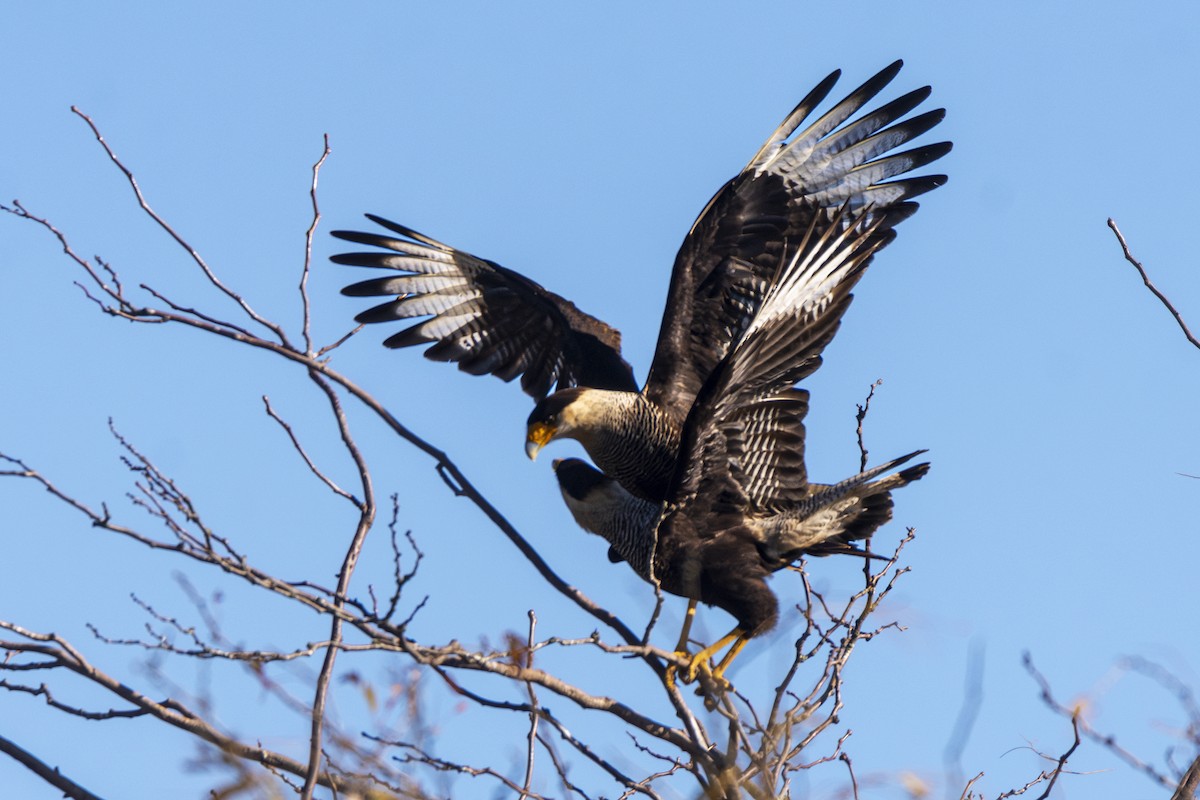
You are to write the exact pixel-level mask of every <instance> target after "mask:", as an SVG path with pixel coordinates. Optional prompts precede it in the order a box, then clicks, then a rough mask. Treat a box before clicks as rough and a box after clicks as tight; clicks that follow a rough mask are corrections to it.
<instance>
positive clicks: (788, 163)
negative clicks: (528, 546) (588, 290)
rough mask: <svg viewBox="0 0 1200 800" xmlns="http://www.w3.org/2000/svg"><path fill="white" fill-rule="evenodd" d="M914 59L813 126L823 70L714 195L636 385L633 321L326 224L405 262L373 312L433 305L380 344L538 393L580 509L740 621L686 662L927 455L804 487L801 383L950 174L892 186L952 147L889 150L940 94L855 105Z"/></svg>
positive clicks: (538, 424)
mask: <svg viewBox="0 0 1200 800" xmlns="http://www.w3.org/2000/svg"><path fill="white" fill-rule="evenodd" d="M900 67H901V62H899V61H897V62H895V63H893V64H892V65H890V66H889V67H887V68H886V69H884V70H882V71H881V72H880V73H878V74H877V75H875V76H874V77H872V78H871V79H870V80H868V81H867V82H866V83H864V84H863V85H862V86H860V87H858V88H857V89H855V90H854V91H853V92H851V93H850V94H849V95H848V96H847V97H846V98H845V99H843V100H841V101H840V102H838V103H836V104H835V105H834V106H833V107H832V108H830V109H829V110H828V111H826V112H825V113H824V114H821V115H820V116H818V117H816V119H814V120H813V121H811V122H809V123H808V124H807V125H806V126H805V122H806V121H808V120H809V118H810V117H811V116H813V114H814V112H815V110H816V107H817V106H819V105H820V104H821V102H822V101H823V100H824V99H825V97H826V96H827V95H828V93H829V92H830V91H831V89H832V88H833V86H834V84H835V83H836V81H837V78H838V76H839V73H837V72H834V73H833V74H831V75H830V76H828V77H827V78H826V79H825V80H824V81H822V82H821V83H820V84H818V86H817V87H816V88H814V89H813V90H812V91H811V92H809V94H808V95H807V96H806V97H805V98H804V100H802V101H801V102H800V104H799V105H798V106H797V107H796V108H795V110H793V111H792V113H791V114H789V115H788V116H787V118H786V119H785V120H784V121H783V123H782V124H781V125H780V126H779V127H778V128H777V129H776V130H775V132H774V133H773V134H772V135H771V137H770V138H768V140H767V141H766V143H764V144H763V146H762V147H761V148H760V149H759V151H758V152H757V153H756V154H755V155H754V157H753V158H752V159H751V160H750V162H749V163H748V164H747V165H746V167H745V168H744V169H742V170H741V172H739V173H738V174H737V175H736V176H734V177H733V178H732V179H731V180H730V181H729V182H727V183H726V184H725V185H724V186H723V187H722V188H721V189H720V190H719V191H718V192H717V194H716V195H715V196H714V197H713V198H712V199H711V200H710V201H709V202H708V204H707V205H706V206H705V208H704V210H703V211H702V212H701V214H700V216H699V217H698V218H697V220H696V222H695V223H694V224H693V226H692V228H691V230H690V231H689V232H688V235H687V237H686V238H685V239H684V242H683V245H682V246H681V248H680V250H679V254H678V255H677V256H676V260H675V265H674V268H673V270H672V275H671V283H670V289H669V292H668V299H667V306H666V309H665V311H664V313H663V322H662V328H661V330H660V332H659V338H658V345H657V348H656V350H655V356H654V360H653V363H652V365H651V368H650V373H649V376H648V378H647V380H646V383H645V385H644V386H643V387H642V388H641V389H640V390H639V389H638V386H637V384H636V382H635V381H634V378H633V374H632V370H631V369H630V367H629V365H628V364H627V363H626V362H625V361H624V359H623V358H622V357H621V353H620V335H619V334H618V333H617V332H616V331H615V330H613V329H612V328H610V327H609V326H608V325H606V324H604V323H603V322H600V321H599V320H597V319H595V318H594V317H591V316H589V315H587V314H585V313H583V312H582V311H580V310H579V309H577V308H576V307H575V306H574V304H572V303H570V302H569V301H567V300H564V299H563V298H561V297H559V296H558V295H555V294H553V293H551V292H549V291H547V290H545V289H543V288H542V287H541V286H540V285H538V284H537V283H534V282H533V281H530V280H529V279H528V278H525V277H524V276H522V275H520V274H518V273H515V272H513V271H511V270H508V269H505V268H504V267H501V266H500V265H498V264H496V263H494V262H491V261H486V260H484V259H480V258H477V257H475V256H472V255H470V254H468V253H464V252H462V251H459V250H455V249H454V248H452V247H449V246H447V245H444V244H442V243H440V242H437V241H436V240H434V239H431V238H429V237H426V236H424V235H422V234H419V233H417V232H416V231H413V230H411V229H409V228H406V227H404V226H402V225H398V224H396V223H392V222H389V221H387V220H384V219H382V218H379V217H374V216H372V217H370V218H371V219H372V220H373V221H375V222H377V223H379V224H380V225H382V226H383V227H385V228H387V229H389V230H390V231H392V232H393V233H395V234H398V235H396V236H391V235H381V234H376V233H362V232H350V231H335V232H334V234H333V235H334V236H337V237H338V238H341V239H344V240H347V241H353V242H357V243H360V244H366V245H370V246H373V247H377V248H382V249H381V250H375V251H371V252H358V253H347V254H342V255H337V256H334V257H333V260H334V261H335V262H337V263H341V264H349V265H354V266H366V267H379V268H385V269H389V270H393V271H395V272H397V273H399V274H396V275H391V276H386V277H377V278H372V279H370V280H367V281H363V282H360V283H356V284H353V285H351V286H348V287H346V289H344V290H343V291H344V293H346V294H349V295H354V296H387V297H390V298H391V299H390V300H388V301H387V302H386V303H384V304H382V305H379V306H376V307H374V308H372V309H370V310H368V311H365V312H363V313H361V314H359V315H358V320H359V321H360V322H387V321H393V320H399V319H407V318H413V317H428V319H426V320H424V321H421V322H418V323H416V324H414V325H412V326H410V327H409V328H407V329H405V330H403V331H401V332H400V333H397V334H394V335H392V336H391V337H389V338H388V339H387V340H386V341H385V344H387V345H388V346H390V347H405V346H410V345H416V344H423V343H431V345H432V346H430V347H429V348H428V349H427V350H426V356H427V357H429V358H432V359H435V360H443V361H455V362H458V364H459V368H460V369H462V370H464V371H467V372H470V373H473V374H487V373H491V374H494V375H497V376H498V377H500V378H503V379H504V380H512V379H514V378H516V377H518V376H520V377H521V385H522V388H523V389H524V390H525V391H526V392H527V393H528V394H530V395H532V396H533V397H534V398H535V400H537V401H538V402H537V405H536V407H535V409H534V411H533V413H532V414H531V415H530V417H529V420H528V423H527V446H526V447H527V452H528V454H529V455H530V457H534V456H536V454H537V452H538V450H540V449H541V447H543V446H544V445H545V444H546V443H548V442H549V441H551V440H553V439H556V438H563V437H568V438H574V439H577V440H578V441H579V442H580V443H581V444H582V445H583V446H584V448H585V449H586V450H587V452H588V454H589V455H590V456H591V457H592V459H593V460H594V461H595V463H596V465H597V466H598V467H600V470H602V472H598V471H596V470H594V469H592V468H591V467H589V466H587V465H586V464H583V463H582V462H579V461H578V460H576V459H571V460H568V461H567V462H560V463H556V474H557V476H558V479H559V483H560V487H561V488H562V490H563V495H564V498H565V499H566V501H567V504H568V506H569V507H570V509H571V511H572V513H573V515H574V516H575V518H576V520H577V521H578V522H579V523H580V524H581V525H582V526H583V527H584V528H586V529H588V530H591V531H593V532H595V533H600V534H602V535H604V536H605V537H606V538H607V539H609V541H610V543H612V545H613V547H614V550H615V551H616V552H617V553H618V554H619V555H620V556H621V557H622V558H624V559H626V560H629V561H630V563H631V565H632V566H633V567H634V568H635V570H637V571H638V572H639V574H642V575H643V577H646V578H648V579H650V580H654V581H656V582H658V583H660V584H661V585H662V587H663V588H664V589H666V590H667V591H669V592H672V593H674V594H679V595H681V596H684V597H688V598H689V599H690V600H691V601H692V603H691V607H693V608H694V605H695V603H696V602H697V601H703V602H706V603H710V604H715V605H718V606H720V607H722V608H724V609H726V610H727V611H730V613H732V614H733V615H734V616H735V617H736V618H737V620H738V626H737V627H736V628H735V629H734V631H732V632H731V633H730V635H729V636H728V637H726V638H725V639H723V640H722V641H721V642H718V643H717V644H716V645H714V646H713V647H710V648H708V649H707V650H705V651H703V652H702V653H700V654H698V655H697V656H696V657H695V658H694V659H693V661H692V668H693V671H694V669H695V667H696V666H697V665H698V664H700V663H702V662H704V661H705V660H706V659H707V657H708V656H709V655H710V654H711V653H712V652H714V651H715V650H717V649H719V648H720V647H721V646H723V644H724V643H726V642H727V641H729V640H731V639H732V640H734V645H733V647H732V648H731V650H730V653H729V655H728V656H726V658H725V659H724V660H723V661H722V663H721V665H720V667H718V669H717V673H718V674H719V673H720V672H721V671H722V670H723V669H724V668H725V667H726V666H727V665H728V662H729V660H730V659H732V657H733V656H734V655H736V653H737V652H738V650H739V649H740V648H741V646H742V645H743V644H744V642H745V640H747V639H748V638H750V637H752V636H754V635H757V634H759V633H761V632H763V631H764V630H766V629H767V628H769V627H770V626H771V625H772V624H774V621H775V617H776V614H777V612H776V606H777V603H776V601H775V599H774V596H773V595H772V594H771V592H770V590H769V589H767V588H766V585H765V582H764V580H763V579H764V578H765V577H766V576H767V575H769V574H770V572H772V571H774V570H777V569H779V568H781V567H782V566H786V565H787V564H788V563H790V562H791V561H793V560H794V559H796V558H798V557H799V556H800V555H803V554H804V553H805V552H816V553H824V552H833V551H837V550H845V549H850V550H852V549H853V546H852V545H850V544H849V543H850V542H851V541H853V540H855V539H861V538H865V537H867V536H870V535H871V534H872V533H873V532H874V530H875V529H876V528H878V527H879V525H881V524H882V523H883V522H885V521H886V520H887V519H888V518H889V517H890V515H891V497H890V490H891V489H894V488H898V487H900V486H903V485H905V484H907V483H909V482H911V481H913V480H916V479H918V478H920V477H921V476H922V475H924V473H925V471H926V470H927V468H928V465H927V464H921V465H918V466H916V467H910V468H908V469H906V470H904V471H902V472H900V473H897V474H895V475H892V476H890V477H887V478H884V479H882V480H879V481H875V482H872V480H873V479H874V478H875V477H877V476H878V475H879V474H881V473H882V472H884V471H887V470H889V469H891V468H893V467H896V466H899V465H900V464H902V463H903V462H904V461H907V460H908V459H909V458H911V457H913V456H915V455H916V453H913V454H910V455H909V456H905V457H903V458H900V459H896V460H895V461H893V462H890V463H888V464H885V465H883V466H882V467H879V468H876V469H874V470H870V471H868V472H866V473H863V474H861V475H858V476H855V477H853V478H851V479H848V480H847V481H843V482H842V483H840V484H837V485H835V486H821V485H815V484H810V483H809V482H808V477H807V472H806V470H805V466H804V452H803V449H804V448H803V445H804V426H803V418H804V414H805V412H806V410H807V403H808V394H807V392H805V391H804V390H802V389H797V388H795V387H794V384H795V383H796V382H797V381H799V380H801V379H803V378H804V377H806V376H807V375H809V374H811V373H812V372H813V371H814V370H816V369H817V367H819V366H820V364H821V352H822V350H823V349H824V347H825V346H826V345H827V344H828V343H829V341H830V340H831V339H832V338H833V336H834V334H835V333H836V331H837V328H838V325H839V323H840V320H841V317H842V315H843V313H844V312H845V310H846V308H847V307H848V305H849V303H850V300H851V295H850V290H851V288H852V287H853V286H854V285H855V284H856V283H857V281H858V279H859V278H860V277H861V275H862V272H863V270H864V269H865V268H866V266H867V265H868V264H869V262H870V261H871V259H872V257H873V255H874V254H875V253H876V252H877V251H878V250H879V249H881V248H882V247H884V246H885V245H887V244H888V243H889V242H890V241H891V240H892V239H893V238H894V236H895V233H894V231H893V228H894V226H895V225H896V224H897V223H899V222H901V221H902V220H904V219H906V218H907V217H909V216H911V215H912V214H913V213H914V212H915V211H916V209H917V204H916V203H915V202H913V201H912V198H914V197H916V196H918V195H920V194H923V193H925V192H927V191H930V190H931V189H933V188H936V187H937V186H940V185H941V184H942V183H944V182H945V180H946V178H945V176H943V175H927V176H917V177H901V178H898V179H897V177H898V176H902V175H904V174H905V173H907V172H909V171H911V170H913V169H916V168H919V167H921V166H924V165H925V164H928V163H930V162H932V161H934V160H936V159H938V158H940V157H941V156H943V155H944V154H945V153H947V152H948V151H949V150H950V147H951V145H950V144H949V143H948V142H942V143H938V144H932V145H926V146H923V147H917V148H914V149H911V150H907V151H903V152H894V151H895V148H897V147H899V146H900V145H902V144H904V143H906V142H908V141H910V140H911V139H913V138H915V137H917V136H919V135H921V134H922V133H925V132H926V131H928V130H929V129H930V128H932V127H933V126H935V125H936V124H937V123H938V122H939V121H941V119H942V118H943V117H944V111H943V110H941V109H937V110H934V111H928V112H925V113H923V114H919V115H917V116H914V117H911V118H909V119H907V120H905V119H903V117H904V116H905V115H906V114H908V113H909V112H910V111H912V110H913V109H915V108H916V107H917V106H918V105H919V104H920V103H921V102H922V101H924V100H925V99H926V98H927V97H928V96H929V93H930V89H929V87H923V88H921V89H917V90H914V91H911V92H908V93H907V94H904V95H902V96H901V97H898V98H897V99H895V100H892V101H891V102H889V103H886V104H884V105H882V106H880V107H878V108H876V109H875V110H873V111H869V112H866V113H863V114H861V115H860V116H858V117H857V118H855V119H853V120H851V117H853V116H854V115H855V114H857V113H859V111H860V110H861V109H862V108H863V106H865V105H866V103H868V102H869V101H870V100H871V99H872V98H873V97H875V95H877V94H878V93H879V92H880V91H881V90H882V89H883V87H884V86H886V85H887V84H888V83H889V82H890V81H891V80H892V79H893V78H894V77H895V75H896V74H897V73H898V72H899V70H900ZM848 120H850V121H848ZM802 126H804V127H802ZM552 388H553V389H554V390H555V391H554V392H553V393H551V389H552ZM689 619H690V617H689ZM686 631H687V629H686V628H685V633H684V638H682V639H681V642H680V649H682V648H683V645H684V643H685V640H686Z"/></svg>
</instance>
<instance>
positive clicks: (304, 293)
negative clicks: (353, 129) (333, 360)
mask: <svg viewBox="0 0 1200 800" xmlns="http://www.w3.org/2000/svg"><path fill="white" fill-rule="evenodd" d="M324 139H325V148H324V149H323V150H322V151H321V157H320V158H318V159H317V162H316V163H315V164H313V168H312V183H311V184H309V188H308V196H309V198H310V199H311V201H312V222H311V223H310V224H309V226H308V230H306V231H305V232H304V268H303V269H302V270H301V271H300V286H299V289H300V303H301V306H302V307H303V314H302V322H301V330H302V333H303V337H304V352H306V353H312V304H311V303H310V302H309V297H308V275H309V272H310V271H311V269H312V245H313V237H314V236H315V235H316V233H317V225H318V223H320V221H321V207H320V206H319V205H318V204H317V179H318V178H319V177H320V175H321V167H322V166H323V165H324V164H325V159H327V158H329V153H330V149H329V134H328V133H327V134H325V136H324Z"/></svg>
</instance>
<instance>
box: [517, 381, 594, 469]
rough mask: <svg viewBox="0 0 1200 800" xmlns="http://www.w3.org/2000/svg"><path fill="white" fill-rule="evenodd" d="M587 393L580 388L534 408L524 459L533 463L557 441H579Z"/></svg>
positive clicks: (542, 402) (558, 394) (575, 388)
mask: <svg viewBox="0 0 1200 800" xmlns="http://www.w3.org/2000/svg"><path fill="white" fill-rule="evenodd" d="M588 391H589V390H588V389H584V388H581V387H574V388H571V389H563V390H562V391H561V392H555V393H554V394H552V395H550V396H549V397H546V398H544V399H543V400H542V401H541V402H539V403H538V404H537V405H536V406H534V408H533V413H531V414H530V415H529V419H528V420H527V422H526V428H525V455H527V456H529V459H530V460H531V461H532V460H534V459H536V458H537V454H538V452H539V451H540V450H541V449H542V448H543V447H545V446H546V445H547V444H549V443H550V442H552V441H554V440H555V439H562V438H576V439H577V438H579V432H580V430H581V424H583V423H582V419H581V418H582V417H583V416H584V412H585V410H586V406H587V402H586V399H585V398H586V396H587V392H588ZM571 460H577V459H571Z"/></svg>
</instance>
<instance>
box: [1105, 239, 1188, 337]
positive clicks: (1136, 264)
mask: <svg viewBox="0 0 1200 800" xmlns="http://www.w3.org/2000/svg"><path fill="white" fill-rule="evenodd" d="M1108 227H1110V228H1112V232H1113V233H1114V234H1116V236H1117V241H1118V242H1120V243H1121V252H1123V253H1124V254H1125V260H1126V261H1128V262H1129V263H1130V264H1132V265H1133V268H1134V269H1136V270H1137V271H1138V275H1141V276H1142V283H1144V284H1146V288H1147V289H1149V290H1150V291H1151V293H1152V294H1153V295H1154V296H1155V297H1157V298H1158V300H1159V302H1161V303H1162V304H1163V305H1164V306H1166V309H1167V310H1168V311H1170V312H1171V316H1173V317H1175V321H1176V322H1177V323H1179V327H1180V329H1181V330H1182V331H1183V335H1184V336H1186V337H1187V340H1188V341H1189V342H1191V343H1192V345H1193V346H1195V347H1200V340H1197V339H1196V337H1195V336H1193V335H1192V332H1191V331H1190V330H1188V326H1187V323H1185V322H1184V321H1183V316H1182V315H1181V314H1180V313H1179V312H1178V311H1177V310H1176V309H1175V306H1174V305H1172V304H1171V301H1170V300H1168V299H1167V296H1166V295H1165V294H1163V293H1162V292H1160V291H1159V290H1158V287H1157V286H1155V285H1154V283H1153V282H1151V280H1150V276H1149V275H1147V274H1146V268H1145V267H1143V266H1142V262H1140V261H1138V260H1137V259H1136V258H1134V257H1133V253H1131V252H1129V245H1128V244H1126V243H1125V237H1124V236H1123V235H1121V229H1120V228H1118V227H1117V223H1116V221H1115V220H1114V219H1113V218H1112V217H1109V218H1108Z"/></svg>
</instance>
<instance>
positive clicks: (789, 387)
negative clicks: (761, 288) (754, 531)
mask: <svg viewBox="0 0 1200 800" xmlns="http://www.w3.org/2000/svg"><path fill="white" fill-rule="evenodd" d="M867 216H869V215H867V214H863V213H861V212H860V213H859V214H857V215H856V214H852V213H851V212H850V211H849V209H848V208H843V210H842V211H841V212H840V213H839V214H837V215H835V216H834V218H833V219H832V220H830V222H831V223H832V224H828V225H824V226H821V225H818V224H817V223H816V222H815V221H814V223H812V224H811V225H810V227H809V229H808V231H807V232H806V234H805V236H804V238H803V239H802V240H801V241H800V242H799V244H798V247H797V249H796V252H795V254H794V255H793V256H792V257H791V258H790V259H789V261H788V263H787V265H786V267H785V268H784V269H783V270H782V271H781V273H780V275H779V278H778V280H777V281H775V282H774V283H773V284H772V286H771V289H770V290H769V291H768V292H767V293H766V295H765V297H764V299H763V302H762V305H761V308H760V309H759V313H758V314H757V315H755V317H754V319H753V320H752V321H751V323H750V324H749V326H748V327H747V330H746V332H745V335H744V337H743V338H742V339H741V340H740V341H739V342H738V343H737V345H736V346H735V347H734V349H733V350H731V351H730V352H729V354H728V355H727V356H726V358H725V359H724V360H723V361H722V362H721V363H720V365H719V366H718V367H717V369H716V370H715V371H714V372H713V374H712V375H711V376H710V378H709V380H708V382H707V383H706V384H705V385H704V387H703V389H702V390H701V392H700V394H699V395H698V397H697V398H696V402H695V405H694V407H693V409H692V413H691V415H690V416H689V417H688V420H687V424H686V425H685V427H684V438H683V442H682V444H681V448H680V465H679V467H678V468H677V470H676V474H675V478H674V482H673V486H672V489H671V491H670V493H669V495H668V497H669V498H670V500H671V501H672V502H675V503H681V504H692V505H693V512H692V513H693V514H695V513H722V512H735V513H739V514H745V513H752V512H769V511H773V510H778V509H781V508H783V507H786V506H789V505H793V504H794V503H795V502H796V501H797V500H798V499H799V498H802V497H803V496H804V495H805V494H807V493H808V475H807V472H806V469H805V466H804V415H805V413H806V412H807V410H808V393H807V392H805V391H804V390H802V389H796V388H794V385H795V383H796V382H797V381H800V380H802V379H803V378H805V377H807V376H808V375H811V374H812V373H813V372H814V371H815V370H816V369H817V368H818V367H820V365H821V352H822V350H824V348H825V346H826V345H827V344H828V343H829V342H830V341H831V340H832V339H833V336H834V334H835V333H836V332H837V329H838V326H839V325H840V323H841V318H842V315H843V314H844V313H845V311H846V309H847V308H848V307H849V305H850V301H851V299H852V296H851V294H850V291H851V289H852V288H853V287H854V285H855V284H856V283H857V282H858V279H859V278H860V277H861V276H862V272H863V270H864V269H865V268H866V266H867V264H868V263H869V262H870V259H871V257H872V255H873V254H874V253H875V252H876V251H877V250H878V249H879V248H881V247H883V246H884V245H886V244H887V242H888V241H889V240H890V239H891V237H892V232H891V231H890V230H883V231H881V230H880V229H881V227H883V225H884V224H885V220H884V219H883V218H882V217H880V216H878V215H877V216H875V218H874V220H873V221H870V222H868V221H867V219H866V217H867ZM820 228H823V230H819V229H820Z"/></svg>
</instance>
